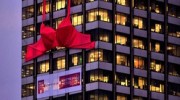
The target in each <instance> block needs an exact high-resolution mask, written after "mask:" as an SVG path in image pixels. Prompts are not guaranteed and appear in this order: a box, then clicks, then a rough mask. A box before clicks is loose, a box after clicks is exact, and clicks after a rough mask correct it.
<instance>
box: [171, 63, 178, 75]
mask: <svg viewBox="0 0 180 100" xmlns="http://www.w3.org/2000/svg"><path fill="white" fill-rule="evenodd" d="M168 68H169V70H168V71H169V75H173V76H180V67H179V65H176V64H172V63H170V64H169V67H168Z"/></svg>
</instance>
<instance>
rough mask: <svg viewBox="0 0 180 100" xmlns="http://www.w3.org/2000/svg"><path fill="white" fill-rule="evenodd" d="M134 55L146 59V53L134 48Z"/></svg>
mask: <svg viewBox="0 0 180 100" xmlns="http://www.w3.org/2000/svg"><path fill="white" fill-rule="evenodd" d="M134 55H136V56H141V57H147V51H146V50H142V49H136V48H134Z"/></svg>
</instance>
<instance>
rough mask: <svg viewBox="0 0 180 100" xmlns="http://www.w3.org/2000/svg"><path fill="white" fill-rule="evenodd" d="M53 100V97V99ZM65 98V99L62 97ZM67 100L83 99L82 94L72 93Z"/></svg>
mask: <svg viewBox="0 0 180 100" xmlns="http://www.w3.org/2000/svg"><path fill="white" fill-rule="evenodd" d="M53 100H54V99H53ZM58 100H62V99H58ZM64 100H65V99H64ZM68 100H83V98H82V94H81V93H79V94H73V95H69V98H68Z"/></svg>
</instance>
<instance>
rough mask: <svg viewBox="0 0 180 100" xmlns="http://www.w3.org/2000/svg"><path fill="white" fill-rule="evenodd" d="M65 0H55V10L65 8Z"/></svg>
mask: <svg viewBox="0 0 180 100" xmlns="http://www.w3.org/2000/svg"><path fill="white" fill-rule="evenodd" d="M65 5H66V2H65V0H56V5H55V11H57V10H60V9H63V8H65Z"/></svg>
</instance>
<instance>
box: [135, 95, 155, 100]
mask: <svg viewBox="0 0 180 100" xmlns="http://www.w3.org/2000/svg"><path fill="white" fill-rule="evenodd" d="M133 100H147V98H144V97H139V96H134V97H133ZM152 100H153V99H152Z"/></svg>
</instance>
